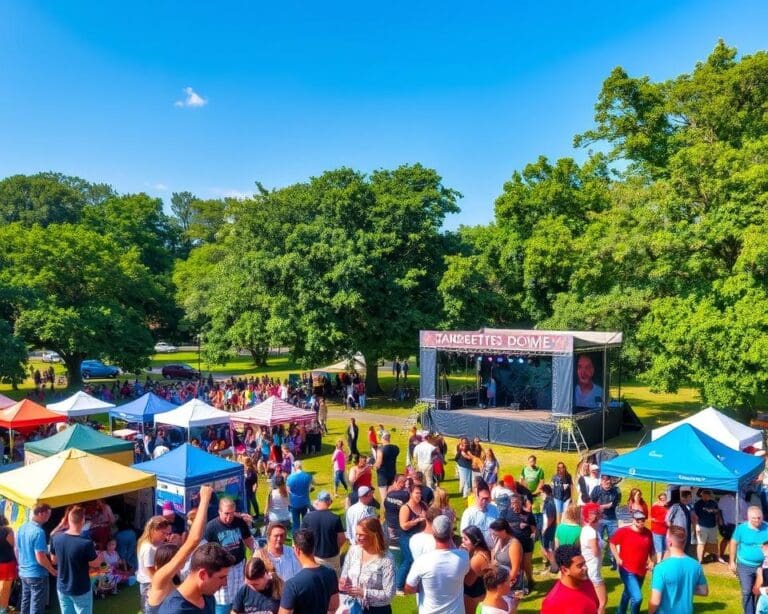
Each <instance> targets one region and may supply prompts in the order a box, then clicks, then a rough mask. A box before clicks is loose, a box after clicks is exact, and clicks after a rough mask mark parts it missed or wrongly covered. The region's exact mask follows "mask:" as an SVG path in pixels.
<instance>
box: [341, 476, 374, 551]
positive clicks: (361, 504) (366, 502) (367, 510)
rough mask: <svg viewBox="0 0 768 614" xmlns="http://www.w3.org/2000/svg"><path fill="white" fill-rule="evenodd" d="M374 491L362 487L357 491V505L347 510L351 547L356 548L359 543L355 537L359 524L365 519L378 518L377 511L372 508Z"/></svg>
mask: <svg viewBox="0 0 768 614" xmlns="http://www.w3.org/2000/svg"><path fill="white" fill-rule="evenodd" d="M372 503H373V489H372V488H371V487H370V486H361V487H360V488H358V489H357V503H355V504H354V505H350V506H349V509H348V510H347V530H346V535H347V539H348V540H349V545H350V546H354V545H355V544H356V543H357V538H356V537H355V528H356V527H357V523H358V522H360V521H361V520H362V519H363V518H368V517H369V516H376V510H375V509H374V508H373V507H372V505H371V504H372Z"/></svg>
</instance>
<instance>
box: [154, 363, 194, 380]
mask: <svg viewBox="0 0 768 614" xmlns="http://www.w3.org/2000/svg"><path fill="white" fill-rule="evenodd" d="M162 374H163V377H164V378H165V379H200V373H199V372H198V371H196V370H195V369H193V368H192V367H190V366H189V365H186V364H184V363H183V362H180V363H176V364H172V365H165V366H164V367H163V370H162Z"/></svg>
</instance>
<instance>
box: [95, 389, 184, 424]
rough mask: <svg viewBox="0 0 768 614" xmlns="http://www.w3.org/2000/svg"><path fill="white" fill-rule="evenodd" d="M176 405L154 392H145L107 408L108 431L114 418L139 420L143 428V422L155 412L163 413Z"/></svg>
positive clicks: (131, 420)
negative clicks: (123, 402) (131, 399)
mask: <svg viewBox="0 0 768 614" xmlns="http://www.w3.org/2000/svg"><path fill="white" fill-rule="evenodd" d="M176 407H177V405H174V404H173V403H171V402H170V401H166V400H165V399H162V398H160V397H159V396H157V395H156V394H155V393H154V392H147V393H146V394H143V395H142V396H140V397H139V398H138V399H134V400H133V401H130V402H128V403H125V404H124V405H118V406H117V407H115V408H114V409H110V410H109V427H110V431H111V430H112V420H113V419H115V418H117V419H118V420H125V421H126V422H139V423H141V428H142V429H143V428H144V423H145V422H147V421H149V420H151V419H152V417H153V416H154V415H155V414H163V413H165V412H168V411H171V410H172V409H176Z"/></svg>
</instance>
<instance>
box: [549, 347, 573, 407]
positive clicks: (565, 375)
mask: <svg viewBox="0 0 768 614" xmlns="http://www.w3.org/2000/svg"><path fill="white" fill-rule="evenodd" d="M552 413H553V414H557V415H561V416H570V415H572V414H573V354H568V355H567V356H553V357H552Z"/></svg>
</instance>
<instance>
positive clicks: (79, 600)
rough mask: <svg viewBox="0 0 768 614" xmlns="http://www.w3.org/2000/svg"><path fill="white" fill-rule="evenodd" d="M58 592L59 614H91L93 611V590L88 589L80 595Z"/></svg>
mask: <svg viewBox="0 0 768 614" xmlns="http://www.w3.org/2000/svg"><path fill="white" fill-rule="evenodd" d="M57 592H58V593H59V608H60V609H61V614H92V613H93V591H88V592H87V593H83V594H82V595H65V594H64V593H62V592H61V591H57Z"/></svg>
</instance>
